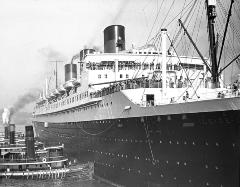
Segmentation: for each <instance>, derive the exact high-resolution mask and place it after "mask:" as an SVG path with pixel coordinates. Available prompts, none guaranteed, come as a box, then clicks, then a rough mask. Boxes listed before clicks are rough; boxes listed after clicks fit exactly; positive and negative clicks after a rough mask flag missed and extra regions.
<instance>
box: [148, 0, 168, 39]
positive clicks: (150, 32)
mask: <svg viewBox="0 0 240 187" xmlns="http://www.w3.org/2000/svg"><path fill="white" fill-rule="evenodd" d="M164 1H165V0H163V1H162V3H161V5H160V8H159V10H158V12H157V15H156V18H155V20H154V22H153V25H152V28H151V30H150V33H149V35H148V38H147V42H146V43H148V42H149V38H150V36H151V34H152V31H153V28H154V26H155V24H156V21H157V20H158V16H159V14H160V10H161V9H162V5H163V3H164Z"/></svg>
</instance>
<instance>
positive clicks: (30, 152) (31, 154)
mask: <svg viewBox="0 0 240 187" xmlns="http://www.w3.org/2000/svg"><path fill="white" fill-rule="evenodd" d="M25 144H26V158H27V159H35V149H34V132H33V126H25Z"/></svg>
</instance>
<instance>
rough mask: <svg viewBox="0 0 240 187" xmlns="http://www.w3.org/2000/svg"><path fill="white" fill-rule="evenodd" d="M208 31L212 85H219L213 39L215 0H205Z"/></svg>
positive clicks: (215, 48)
mask: <svg viewBox="0 0 240 187" xmlns="http://www.w3.org/2000/svg"><path fill="white" fill-rule="evenodd" d="M206 5H207V18H208V31H209V40H210V58H211V63H212V71H211V72H212V86H213V87H214V88H216V87H219V77H218V65H217V45H216V40H215V30H214V23H215V18H216V0H206Z"/></svg>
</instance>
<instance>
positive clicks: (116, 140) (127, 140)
mask: <svg viewBox="0 0 240 187" xmlns="http://www.w3.org/2000/svg"><path fill="white" fill-rule="evenodd" d="M99 139H103V140H104V141H114V142H131V143H144V142H145V143H149V141H150V143H151V144H153V143H154V140H137V139H127V138H126V139H123V138H99ZM163 143H167V144H168V143H169V144H170V145H173V144H174V142H173V141H171V140H170V141H162V140H159V144H163ZM176 144H177V145H180V141H176ZM183 145H193V146H197V143H196V142H194V141H193V142H187V141H184V142H183ZM198 145H205V146H209V143H208V142H205V143H204V144H198ZM214 145H215V146H216V147H220V143H218V142H216V143H215V144H214ZM232 146H233V147H235V143H232Z"/></svg>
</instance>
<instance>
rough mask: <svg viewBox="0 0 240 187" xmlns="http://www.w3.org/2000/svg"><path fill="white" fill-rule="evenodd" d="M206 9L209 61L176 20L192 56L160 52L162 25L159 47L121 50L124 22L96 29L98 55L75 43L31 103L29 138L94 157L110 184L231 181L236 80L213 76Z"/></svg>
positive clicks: (209, 5) (237, 135)
mask: <svg viewBox="0 0 240 187" xmlns="http://www.w3.org/2000/svg"><path fill="white" fill-rule="evenodd" d="M232 4H233V1H232V2H231V5H232ZM206 9H207V17H208V31H209V41H210V52H211V53H210V54H211V55H210V59H207V58H204V57H203V56H202V55H201V53H200V51H199V50H198V48H197V46H196V44H195V43H194V42H193V40H192V38H191V36H190V34H189V33H188V31H187V29H186V28H185V26H184V23H183V22H182V21H181V20H179V24H180V25H181V28H182V30H184V32H185V33H186V35H187V36H188V37H189V39H190V41H191V42H192V44H193V47H194V48H195V49H196V51H197V52H198V54H199V56H200V57H188V56H179V55H177V52H176V50H175V48H174V45H171V47H172V48H173V50H172V51H170V50H167V46H166V44H167V39H168V38H169V36H168V34H167V29H161V33H160V35H159V36H161V50H159V49H158V48H157V47H155V46H154V45H147V46H145V47H143V48H137V49H131V50H126V49H125V28H124V26H122V25H111V26H109V27H107V28H105V30H104V52H98V51H95V50H94V49H83V50H81V52H80V53H79V55H76V56H74V57H73V59H72V62H71V63H69V64H66V65H65V83H64V84H63V85H61V86H60V87H57V88H56V89H55V90H54V91H53V92H51V93H46V94H44V95H42V96H41V98H40V99H39V100H38V101H37V103H36V106H35V109H34V112H33V116H34V118H33V123H34V127H35V131H36V135H37V137H38V138H39V139H40V140H41V141H44V142H46V143H47V144H52V143H53V144H55V143H60V144H64V147H65V149H66V152H67V154H68V156H69V157H71V158H74V159H76V160H77V161H79V162H87V161H91V162H94V175H95V177H96V178H98V179H102V180H104V181H108V182H110V183H111V184H116V185H121V186H161V187H180V186H181V187H187V186H194V187H197V186H215V187H225V186H231V187H237V186H239V185H240V160H239V158H240V157H239V156H240V155H239V140H240V128H239V126H240V97H239V94H238V87H237V83H236V84H235V85H234V87H231V88H226V87H224V86H223V82H222V81H221V80H222V78H223V77H221V76H220V75H221V72H222V71H221V70H220V71H219V68H218V66H219V65H218V62H217V58H216V56H217V55H216V53H217V50H216V47H215V46H216V41H215V33H214V22H215V21H214V19H215V17H216V12H215V1H211V0H209V1H208V0H207V1H206ZM229 12H230V14H231V11H229ZM229 16H230V15H229ZM226 25H227V24H226ZM170 43H171V44H173V42H172V40H170ZM238 57H239V56H237V57H236V58H235V59H234V60H236V59H237V58H238ZM234 60H233V61H234ZM76 62H77V63H76ZM210 63H211V65H209V64H210ZM231 63H232V62H231ZM77 70H79V74H77ZM47 90H48V89H46V91H47Z"/></svg>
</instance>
